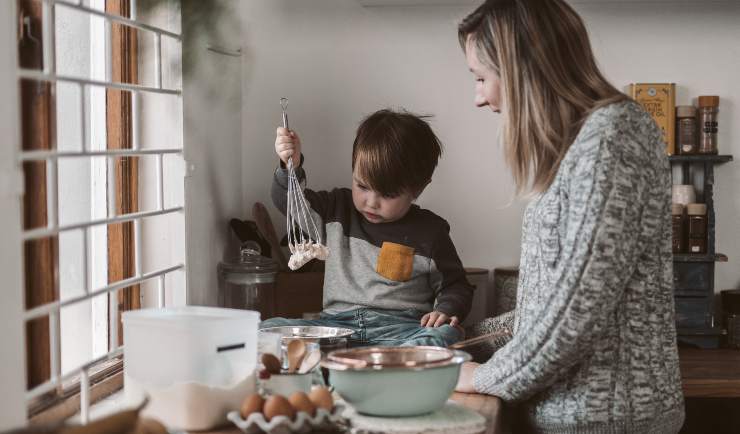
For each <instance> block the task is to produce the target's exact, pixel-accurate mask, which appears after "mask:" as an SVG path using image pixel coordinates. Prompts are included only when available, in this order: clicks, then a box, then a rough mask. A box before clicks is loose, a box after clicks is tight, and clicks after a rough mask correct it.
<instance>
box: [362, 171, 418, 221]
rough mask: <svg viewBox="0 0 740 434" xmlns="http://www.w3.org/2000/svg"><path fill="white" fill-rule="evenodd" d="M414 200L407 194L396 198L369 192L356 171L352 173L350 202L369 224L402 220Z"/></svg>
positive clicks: (368, 188) (411, 195)
mask: <svg viewBox="0 0 740 434" xmlns="http://www.w3.org/2000/svg"><path fill="white" fill-rule="evenodd" d="M414 199H415V197H414V195H413V194H411V193H408V192H404V193H402V194H400V195H398V196H396V197H386V196H383V195H381V194H380V193H378V192H377V191H374V190H371V189H370V187H368V186H367V183H365V181H363V180H362V179H360V178H359V176H358V175H357V173H356V171H353V173H352V202H354V204H355V208H356V209H357V211H359V212H360V214H362V216H363V217H365V219H366V220H367V221H369V222H370V223H390V222H393V221H396V220H398V219H400V218H402V217H403V216H405V215H406V213H407V212H408V211H409V208H411V204H412V203H413V201H414Z"/></svg>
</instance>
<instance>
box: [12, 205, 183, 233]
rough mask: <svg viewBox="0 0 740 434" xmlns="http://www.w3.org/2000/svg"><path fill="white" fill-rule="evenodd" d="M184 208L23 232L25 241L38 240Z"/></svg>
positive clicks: (178, 207)
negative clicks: (65, 232) (66, 232)
mask: <svg viewBox="0 0 740 434" xmlns="http://www.w3.org/2000/svg"><path fill="white" fill-rule="evenodd" d="M182 210H183V207H181V206H177V207H173V208H167V209H161V210H156V211H142V212H136V213H131V214H121V215H118V216H115V217H110V218H104V219H99V220H91V221H89V222H85V223H76V224H72V225H64V226H59V227H56V228H54V227H52V228H39V229H32V230H30V231H26V232H23V235H22V238H23V240H24V241H28V240H37V239H39V238H46V237H49V236H52V235H57V234H58V233H60V232H64V231H72V230H76V229H84V228H88V227H90V226H98V225H108V224H113V223H125V222H130V221H133V220H136V219H142V218H147V217H155V216H158V215H162V214H173V213H176V212H180V211H182Z"/></svg>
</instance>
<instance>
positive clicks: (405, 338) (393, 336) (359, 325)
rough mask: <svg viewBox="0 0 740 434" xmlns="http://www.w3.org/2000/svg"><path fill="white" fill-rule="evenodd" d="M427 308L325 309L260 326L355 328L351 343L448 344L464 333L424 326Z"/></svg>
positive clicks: (372, 344) (381, 344)
mask: <svg viewBox="0 0 740 434" xmlns="http://www.w3.org/2000/svg"><path fill="white" fill-rule="evenodd" d="M423 315H424V313H423V312H419V311H417V310H413V309H412V310H381V309H364V308H362V309H355V310H349V311H346V312H340V313H337V314H327V313H324V312H321V316H320V318H319V319H288V318H270V319H268V320H265V321H262V323H261V324H260V328H267V327H279V326H328V327H342V328H347V329H351V330H354V333H353V334H352V336H350V338H349V339H348V345H349V346H350V347H364V346H386V347H389V346H394V347H395V346H415V345H431V346H438V347H446V346H448V345H452V344H454V343H455V342H457V341H459V340H460V339H461V338H462V333H460V331H459V330H457V329H456V328H455V327H452V326H450V325H449V324H444V325H442V326H439V327H422V326H421V325H420V321H421V317H422V316H423Z"/></svg>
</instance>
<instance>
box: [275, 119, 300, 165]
mask: <svg viewBox="0 0 740 434" xmlns="http://www.w3.org/2000/svg"><path fill="white" fill-rule="evenodd" d="M275 152H276V153H277V154H278V157H280V160H281V161H282V162H283V163H285V164H286V165H287V164H288V159H290V157H293V167H294V168H298V166H300V165H301V139H300V137H298V134H296V133H295V131H291V130H288V129H286V128H283V127H278V129H277V134H276V136H275Z"/></svg>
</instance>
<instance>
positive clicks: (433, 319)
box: [421, 310, 460, 327]
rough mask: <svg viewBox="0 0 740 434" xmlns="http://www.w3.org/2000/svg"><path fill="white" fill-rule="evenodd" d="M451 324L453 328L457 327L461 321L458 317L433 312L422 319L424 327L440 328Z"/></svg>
mask: <svg viewBox="0 0 740 434" xmlns="http://www.w3.org/2000/svg"><path fill="white" fill-rule="evenodd" d="M448 322H449V323H450V325H451V326H452V327H455V326H457V325H458V324H459V323H460V320H459V319H458V318H457V317H456V316H448V315H447V314H446V313H442V312H439V311H436V310H435V311H432V312H429V313H427V314H425V315H424V316H423V317H421V326H422V327H439V326H441V325H442V324H447V323H448Z"/></svg>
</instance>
